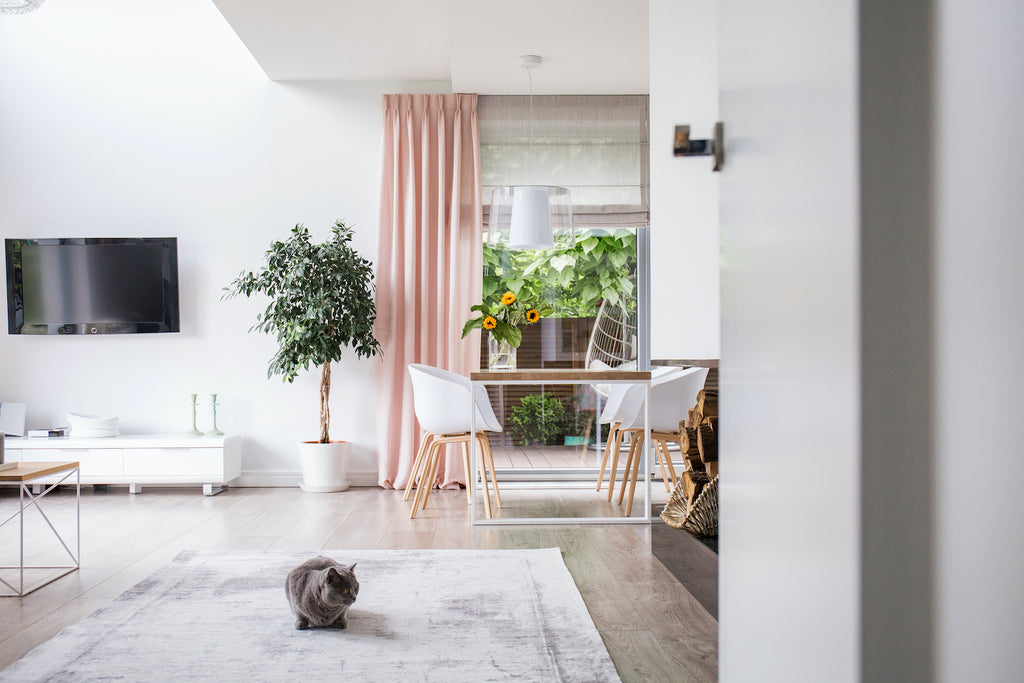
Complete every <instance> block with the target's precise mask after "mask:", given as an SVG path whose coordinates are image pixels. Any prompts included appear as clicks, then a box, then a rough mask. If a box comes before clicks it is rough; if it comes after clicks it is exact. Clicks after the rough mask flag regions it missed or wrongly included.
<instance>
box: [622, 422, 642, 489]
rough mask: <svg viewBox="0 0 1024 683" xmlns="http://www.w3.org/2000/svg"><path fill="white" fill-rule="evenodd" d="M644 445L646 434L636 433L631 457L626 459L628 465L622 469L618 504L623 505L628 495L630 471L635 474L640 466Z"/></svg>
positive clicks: (631, 443) (630, 448)
mask: <svg viewBox="0 0 1024 683" xmlns="http://www.w3.org/2000/svg"><path fill="white" fill-rule="evenodd" d="M643 443H644V433H643V432H634V433H633V439H632V440H631V441H630V442H629V455H628V456H627V457H626V465H625V467H623V468H622V486H621V487H620V488H619V499H618V501H617V502H618V503H619V504H620V505H621V504H622V498H623V496H625V494H626V484H628V483H629V473H630V471H633V472H635V471H636V467H637V465H639V464H640V448H641V447H642V446H643Z"/></svg>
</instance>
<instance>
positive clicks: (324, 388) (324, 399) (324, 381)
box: [320, 361, 331, 443]
mask: <svg viewBox="0 0 1024 683" xmlns="http://www.w3.org/2000/svg"><path fill="white" fill-rule="evenodd" d="M330 398H331V362H330V361H327V362H326V363H324V369H323V372H322V373H321V374H320V443H330V441H331V436H330V433H329V430H330V427H331V407H330Z"/></svg>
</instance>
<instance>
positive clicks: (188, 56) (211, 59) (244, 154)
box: [0, 0, 450, 484]
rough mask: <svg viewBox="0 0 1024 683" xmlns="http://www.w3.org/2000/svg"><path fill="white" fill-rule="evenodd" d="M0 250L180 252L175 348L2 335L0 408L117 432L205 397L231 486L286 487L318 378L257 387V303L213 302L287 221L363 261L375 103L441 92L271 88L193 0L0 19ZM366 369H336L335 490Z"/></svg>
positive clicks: (369, 474) (368, 231)
mask: <svg viewBox="0 0 1024 683" xmlns="http://www.w3.org/2000/svg"><path fill="white" fill-rule="evenodd" d="M0 64H4V65H5V67H4V68H3V69H0V237H4V238H7V237H18V238H25V237H104V236H174V237H177V238H178V257H179V277H180V283H181V284H180V299H181V315H182V319H181V327H182V332H181V333H180V334H162V335H159V334H158V335H125V336H114V335H111V336H97V337H76V338H65V337H30V336H25V337H21V336H12V335H8V334H7V333H6V329H5V330H4V331H3V332H0V359H2V360H0V401H17V402H23V403H26V404H27V406H28V420H27V422H28V426H29V427H43V426H57V425H62V424H64V423H65V418H64V416H65V415H66V413H67V412H69V411H74V412H84V413H91V414H97V415H116V416H118V417H119V418H120V419H121V428H122V432H124V433H141V432H160V433H182V432H185V431H187V430H188V429H189V428H190V427H191V409H190V402H189V394H191V393H198V394H200V428H201V429H204V428H208V426H209V394H210V393H213V392H216V393H217V394H218V401H219V402H220V403H222V404H223V405H222V407H221V408H220V409H219V410H218V413H217V417H218V426H219V427H220V428H221V429H222V430H223V431H225V432H235V433H239V434H241V435H242V436H243V437H244V442H243V454H244V455H243V470H244V473H245V474H244V476H243V480H245V481H249V482H251V483H267V484H273V483H279V484H295V483H297V482H298V479H299V474H298V469H299V467H298V460H297V457H296V453H295V448H294V443H295V442H296V441H298V440H302V439H315V438H316V437H317V434H318V432H317V425H318V420H319V412H318V410H319V395H318V392H317V387H318V382H319V373H317V372H315V371H314V372H310V373H308V374H304V375H302V376H300V377H299V378H298V379H297V380H296V381H295V382H294V383H293V384H286V383H284V382H282V381H281V379H280V378H279V377H275V378H271V379H268V378H267V377H266V366H267V361H268V359H269V358H270V357H271V355H272V354H273V353H274V350H275V348H276V346H275V342H274V340H273V339H272V338H270V337H267V336H265V335H261V334H258V333H255V332H249V328H250V326H251V325H252V324H253V322H254V321H255V317H256V314H257V313H258V312H259V311H261V310H262V309H263V307H264V305H265V301H262V300H255V299H254V300H246V299H235V300H230V301H222V300H221V294H222V291H221V290H222V288H223V287H225V286H226V285H228V283H230V281H231V280H232V279H233V278H234V277H235V276H236V275H237V274H238V273H239V272H240V271H241V270H242V269H243V268H255V267H257V266H259V265H260V264H261V262H262V256H263V253H264V251H266V249H267V247H268V246H269V244H270V242H271V241H273V240H275V239H281V238H285V237H286V236H287V235H288V231H289V230H290V229H291V227H292V226H294V225H295V224H296V223H305V224H306V225H307V227H309V228H310V230H311V231H312V232H313V233H314V235H315V236H316V237H319V238H323V237H326V236H327V234H328V228H329V226H330V225H331V224H332V223H333V222H334V220H335V219H337V218H342V219H345V220H346V221H347V222H349V223H350V224H353V225H354V226H355V229H356V238H355V241H354V244H355V246H356V248H357V249H358V250H359V251H360V252H361V253H362V254H364V255H365V256H367V257H368V258H370V259H374V258H375V257H376V248H377V229H378V227H377V224H378V194H379V190H378V185H379V175H380V174H379V163H380V160H379V156H380V151H379V139H380V126H381V111H380V96H381V94H382V93H384V92H411V91H418V92H428V91H429V92H446V91H448V90H449V88H450V86H449V84H448V83H446V82H444V83H441V82H427V83H424V82H420V83H399V82H390V83H379V82H374V83H347V84H343V83H327V82H278V83H274V82H270V81H268V80H267V78H266V76H265V75H264V74H263V72H262V71H261V70H260V68H259V67H258V66H257V64H256V63H255V61H254V60H253V59H252V57H251V56H250V55H249V53H248V51H247V50H246V49H245V47H244V46H243V45H242V43H241V42H240V41H239V39H238V37H237V36H236V35H235V34H234V32H233V31H232V30H231V28H230V27H229V25H228V24H227V22H226V21H225V20H224V19H223V17H222V16H221V15H220V13H219V12H218V11H217V9H216V7H215V6H214V5H213V3H210V2H207V1H205V0H181V1H179V2H173V3H161V4H159V5H154V4H153V3H140V2H126V1H119V0H95V1H94V2H88V3H80V2H69V1H65V2H60V1H58V0H52V1H51V2H47V3H46V4H45V5H44V6H43V7H42V8H41V9H40V10H38V11H36V12H34V13H32V14H26V15H16V16H3V17H2V18H0ZM374 363H375V361H373V360H355V359H354V357H352V356H349V357H347V358H346V359H345V360H344V361H343V362H342V363H341V364H340V366H339V365H336V366H335V368H334V382H333V391H332V401H331V403H332V406H331V407H332V409H331V416H332V422H331V435H332V438H335V439H345V440H349V441H351V442H353V446H354V449H353V450H354V459H353V463H352V477H351V478H352V479H353V481H354V482H355V483H357V484H359V483H363V484H375V483H376V479H377V477H376V453H375V450H376V444H375V437H374V419H375V416H374V414H373V410H372V406H373V405H374V400H373V392H374V380H373V378H374Z"/></svg>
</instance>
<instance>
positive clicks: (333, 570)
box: [327, 567, 341, 579]
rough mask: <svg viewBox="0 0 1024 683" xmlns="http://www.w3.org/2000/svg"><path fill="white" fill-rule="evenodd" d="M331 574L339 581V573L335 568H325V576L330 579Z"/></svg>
mask: <svg viewBox="0 0 1024 683" xmlns="http://www.w3.org/2000/svg"><path fill="white" fill-rule="evenodd" d="M331 574H334V575H335V576H337V577H338V578H339V579H340V578H341V573H340V572H338V568H337V567H328V568H327V576H328V577H330V575H331Z"/></svg>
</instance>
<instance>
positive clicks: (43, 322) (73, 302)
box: [4, 237, 181, 334]
mask: <svg viewBox="0 0 1024 683" xmlns="http://www.w3.org/2000/svg"><path fill="white" fill-rule="evenodd" d="M4 243H5V251H6V254H7V331H8V332H9V333H10V334H137V333H146V332H179V331H180V329H181V322H180V319H179V313H178V240H177V238H174V237H114V238H78V237H76V238H54V239H7V240H4Z"/></svg>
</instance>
